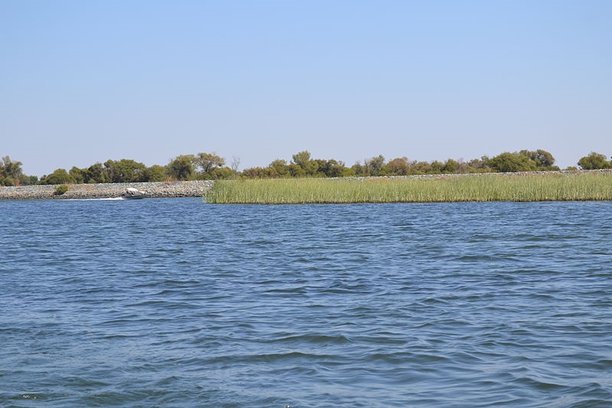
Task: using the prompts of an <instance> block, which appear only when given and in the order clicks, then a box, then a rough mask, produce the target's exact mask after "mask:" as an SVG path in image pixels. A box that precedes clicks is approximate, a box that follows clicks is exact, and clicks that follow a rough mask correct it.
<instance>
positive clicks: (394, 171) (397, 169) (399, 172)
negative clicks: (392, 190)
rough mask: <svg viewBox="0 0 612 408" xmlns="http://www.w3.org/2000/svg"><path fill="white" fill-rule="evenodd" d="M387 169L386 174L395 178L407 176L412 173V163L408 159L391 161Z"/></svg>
mask: <svg viewBox="0 0 612 408" xmlns="http://www.w3.org/2000/svg"><path fill="white" fill-rule="evenodd" d="M385 167H386V169H385V172H386V173H387V174H390V175H393V176H406V175H407V174H408V173H409V172H410V162H408V158H407V157H397V158H395V159H393V160H389V162H388V163H387V164H386V166H385Z"/></svg>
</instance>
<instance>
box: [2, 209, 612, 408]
mask: <svg viewBox="0 0 612 408" xmlns="http://www.w3.org/2000/svg"><path fill="white" fill-rule="evenodd" d="M611 248H612V203H609V202H602V203H592V202H591V203H589V202H582V203H462V204H398V205H395V204H386V205H338V206H336V205H315V206H302V205H294V206H213V205H207V204H204V203H202V202H201V200H198V199H176V200H175V199H165V200H141V201H62V200H54V201H22V202H19V201H4V202H0V406H3V407H43V406H44V407H85V406H92V407H95V406H105V407H106V406H126V407H153V406H158V407H187V406H206V407H280V408H283V407H288V406H290V407H294V408H298V407H488V406H495V407H499V406H512V407H609V406H612V262H611V261H612V249H611Z"/></svg>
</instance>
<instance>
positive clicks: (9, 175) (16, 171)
mask: <svg viewBox="0 0 612 408" xmlns="http://www.w3.org/2000/svg"><path fill="white" fill-rule="evenodd" d="M23 176H24V174H23V171H22V170H21V162H20V161H15V160H11V158H10V157H9V156H4V157H3V158H2V160H1V161H0V184H2V185H5V186H15V185H19V184H20V182H21V179H22V178H23Z"/></svg>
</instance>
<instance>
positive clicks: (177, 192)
mask: <svg viewBox="0 0 612 408" xmlns="http://www.w3.org/2000/svg"><path fill="white" fill-rule="evenodd" d="M579 174H612V169H605V170H572V171H568V170H559V171H531V172H508V173H459V174H456V173H450V174H421V175H408V176H380V177H338V178H317V179H316V180H329V181H348V180H362V181H364V180H377V179H378V180H384V179H388V180H402V179H403V180H424V179H425V180H439V179H454V178H480V177H483V176H485V177H486V176H492V175H495V176H503V177H509V178H521V177H528V176H536V175H547V176H554V175H564V176H568V175H579ZM248 180H294V181H295V180H298V181H299V180H306V179H305V178H288V179H282V178H281V179H245V180H240V181H248ZM215 182H216V181H214V180H192V181H168V182H137V183H97V184H66V185H67V186H68V191H66V193H64V194H62V195H55V194H54V193H55V190H56V188H57V187H58V185H31V186H18V187H4V186H0V201H1V200H49V199H53V200H62V199H90V198H117V197H121V195H122V194H123V193H125V191H126V189H127V188H128V187H131V188H136V189H138V190H141V191H144V192H146V197H147V198H180V197H204V196H205V195H206V193H208V192H209V191H210V190H211V189H212V188H213V186H214V185H215ZM553 201H554V200H553Z"/></svg>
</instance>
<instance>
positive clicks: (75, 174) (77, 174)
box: [68, 166, 86, 184]
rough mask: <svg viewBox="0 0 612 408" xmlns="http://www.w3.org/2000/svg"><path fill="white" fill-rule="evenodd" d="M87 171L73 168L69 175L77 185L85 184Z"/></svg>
mask: <svg viewBox="0 0 612 408" xmlns="http://www.w3.org/2000/svg"><path fill="white" fill-rule="evenodd" d="M85 172H86V171H85V170H83V169H79V168H78V167H75V166H73V167H72V168H71V169H70V170H69V171H68V174H70V176H71V177H72V178H73V179H74V182H75V183H79V184H80V183H85Z"/></svg>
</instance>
